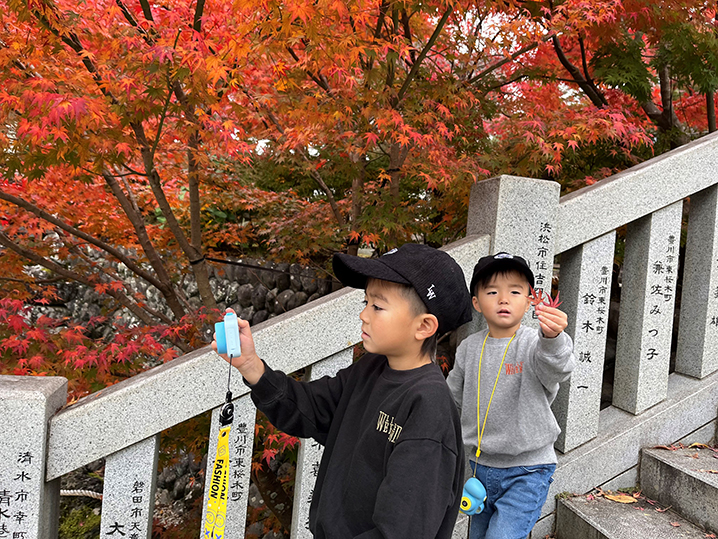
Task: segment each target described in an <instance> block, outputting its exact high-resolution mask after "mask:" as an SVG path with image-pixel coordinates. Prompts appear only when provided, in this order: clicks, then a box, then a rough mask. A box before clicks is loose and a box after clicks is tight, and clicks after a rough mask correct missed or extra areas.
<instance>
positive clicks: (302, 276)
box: [188, 259, 341, 324]
mask: <svg viewBox="0 0 718 539" xmlns="http://www.w3.org/2000/svg"><path fill="white" fill-rule="evenodd" d="M233 262H234V263H229V264H221V265H220V264H217V265H214V266H213V267H212V271H211V277H210V286H211V287H212V291H213V292H214V296H215V298H216V300H217V303H218V305H219V307H220V309H222V310H224V309H225V308H226V307H231V308H233V309H234V310H235V311H236V312H237V313H238V314H239V315H240V317H241V318H243V319H244V320H250V321H251V323H252V324H259V323H260V322H264V321H265V320H267V319H269V318H273V317H274V316H277V315H279V314H282V313H284V312H287V311H290V310H292V309H294V308H296V307H299V306H300V305H304V304H305V303H307V302H310V301H313V300H315V299H317V298H320V297H321V296H324V295H326V294H329V293H330V292H332V291H334V290H338V289H339V288H340V287H341V285H340V284H339V283H338V282H337V281H332V280H331V279H330V278H329V276H326V275H321V273H320V272H318V271H316V270H314V269H312V268H307V267H304V266H301V265H299V264H275V263H273V262H264V261H260V260H253V259H240V260H236V261H233ZM196 287H197V285H196V284H194V283H193V286H192V287H190V288H189V290H188V291H189V292H192V293H193V294H192V295H190V296H189V297H190V298H195V299H194V301H195V302H198V301H199V296H198V295H197V292H196ZM190 301H192V300H190Z"/></svg>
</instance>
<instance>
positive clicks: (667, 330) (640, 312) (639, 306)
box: [613, 200, 683, 414]
mask: <svg viewBox="0 0 718 539" xmlns="http://www.w3.org/2000/svg"><path fill="white" fill-rule="evenodd" d="M682 214H683V201H682V200H681V201H680V202H676V203H674V204H671V205H670V206H667V207H665V208H663V209H661V210H658V211H656V212H654V213H652V214H650V215H648V216H646V217H642V218H641V219H638V220H637V221H634V222H632V223H629V225H628V230H627V233H626V250H625V259H624V265H623V283H622V291H621V307H620V313H619V321H618V323H619V326H618V341H617V345H616V371H615V376H614V385H613V405H614V406H617V407H619V408H621V409H623V410H626V411H627V412H631V413H632V414H640V413H641V412H643V411H644V410H646V409H648V408H650V407H651V406H653V405H655V404H658V403H659V402H661V401H662V400H663V399H665V398H666V395H667V391H668V371H669V366H670V355H671V339H672V334H673V308H674V304H675V298H676V285H677V284H678V262H679V260H678V255H679V248H680V242H681V218H682Z"/></svg>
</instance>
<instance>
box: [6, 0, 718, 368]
mask: <svg viewBox="0 0 718 539" xmlns="http://www.w3.org/2000/svg"><path fill="white" fill-rule="evenodd" d="M717 43H718V42H717V40H716V12H715V4H709V3H708V2H704V1H697V0H667V1H666V2H663V3H660V4H656V3H655V2H653V1H652V0H623V1H621V0H598V1H596V0H569V1H565V2H548V1H546V2H531V1H525V2H522V1H514V0H506V1H501V2H493V1H487V2H460V1H456V2H446V1H443V0H434V1H429V2H425V1H422V2H417V1H410V0H407V1H396V2H394V1H389V0H371V1H369V0H354V1H345V0H326V1H325V0H320V1H316V0H312V1H309V0H242V1H235V2H227V1H224V0H223V1H219V0H209V1H206V0H192V1H189V0H164V1H163V2H157V3H154V2H149V0H114V1H110V0H99V1H96V0H91V1H87V2H79V3H78V2H70V1H68V0H55V1H50V0H0V125H1V126H2V127H0V170H1V172H2V177H1V178H0V263H1V264H2V267H3V269H4V271H3V279H2V281H0V290H2V295H3V296H4V298H5V299H4V300H2V301H4V303H3V304H2V305H0V321H1V322H2V324H3V326H2V327H3V328H4V330H2V331H5V332H6V334H11V335H13V338H12V339H9V340H6V341H5V344H3V345H2V346H3V347H4V350H5V354H6V355H7V354H9V355H10V356H11V357H13V358H14V362H13V368H15V367H16V366H17V365H18V364H19V365H21V366H23V368H28V365H30V366H31V367H32V365H31V363H32V362H31V361H30V359H32V358H35V359H34V361H35V364H36V367H32V368H33V369H37V368H38V367H39V366H40V365H42V364H43V363H42V358H43V357H47V356H49V355H50V356H51V355H53V354H54V355H57V354H60V355H61V356H62V355H63V354H65V355H64V356H63V357H64V359H65V361H66V364H69V365H73V364H74V363H73V361H75V359H72V358H70V359H68V357H67V356H66V354H67V353H68V352H66V349H67V348H76V347H77V346H83V347H85V348H88V347H90V346H91V345H90V343H88V342H87V341H86V340H84V339H85V337H83V332H82V331H81V330H79V329H77V328H74V329H73V331H75V333H67V335H68V339H69V340H65V341H62V342H57V343H55V344H52V345H51V344H50V341H51V340H52V339H50V337H49V335H53V338H57V336H58V335H62V331H59V330H58V326H57V323H56V322H51V321H43V322H44V323H45V324H46V327H45V326H42V327H43V328H44V329H43V331H40V329H42V328H38V326H35V327H33V328H31V327H30V326H29V325H28V324H27V322H26V321H24V320H25V319H24V318H23V316H22V313H23V305H25V304H28V303H33V302H40V303H42V302H46V301H48V300H49V299H50V298H51V297H52V295H53V293H54V289H53V282H55V281H56V280H58V279H60V280H71V281H76V282H79V283H82V284H83V285H85V286H87V287H91V288H94V289H95V290H96V291H98V292H100V293H102V294H104V295H105V296H106V297H107V312H108V313H111V312H113V310H115V309H123V310H126V311H129V312H131V313H132V314H133V315H134V317H135V318H136V320H138V326H137V328H139V327H146V328H153V327H154V328H157V327H161V328H163V329H162V330H161V331H159V332H155V333H152V335H151V336H150V334H149V333H143V334H139V333H135V334H134V335H133V336H131V337H128V339H129V342H133V343H135V345H134V346H135V348H134V349H132V352H131V353H130V354H129V356H127V357H125V356H126V355H127V352H126V351H123V352H120V350H126V347H122V346H117V347H116V348H115V349H112V348H111V347H104V348H102V351H97V355H96V357H95V364H105V363H107V362H112V361H115V362H123V361H126V360H127V359H128V358H130V357H134V356H133V354H134V355H135V356H137V355H141V354H143V353H144V354H157V353H158V350H160V349H164V348H163V344H162V343H164V344H165V345H166V344H168V343H173V344H175V345H177V346H185V348H187V347H190V348H191V347H192V346H193V345H194V344H196V342H195V341H192V338H190V337H191V334H192V332H191V328H192V327H194V326H195V325H196V324H197V320H196V319H194V318H192V316H193V314H194V310H193V309H192V308H191V307H190V305H189V304H188V303H187V300H186V298H184V297H183V295H182V293H181V291H180V289H179V287H178V282H179V281H180V278H181V277H182V276H183V275H191V276H192V277H193V278H194V279H195V281H196V282H197V285H198V287H199V290H200V293H201V297H202V301H203V304H204V306H205V307H206V308H207V309H210V310H211V309H213V308H215V307H216V303H215V300H214V297H213V295H212V290H211V288H210V286H209V279H208V269H207V268H208V261H207V260H206V259H205V257H206V256H208V255H215V256H216V255H217V254H218V253H230V254H250V253H262V254H264V255H267V256H272V257H275V258H277V259H281V260H286V261H293V260H300V261H304V262H307V261H313V262H314V263H322V261H325V260H327V259H328V257H329V255H330V254H331V253H332V252H334V251H338V250H344V251H347V252H356V250H357V248H358V247H359V246H361V245H370V246H374V247H378V248H379V249H386V248H387V247H391V246H394V245H397V244H399V243H402V242H404V241H407V240H409V239H412V238H416V237H422V238H424V239H425V240H426V241H428V242H431V243H433V244H437V245H440V244H442V243H445V242H447V241H450V240H451V239H453V238H455V237H457V236H459V235H461V234H462V230H463V226H464V224H465V210H466V206H467V199H468V192H469V189H470V186H471V185H472V184H473V182H475V181H479V180H481V179H484V178H487V177H489V176H492V175H496V174H502V173H510V174H520V175H527V176H532V177H537V178H546V179H555V180H558V181H561V182H562V183H563V184H564V185H565V186H567V187H569V188H570V187H571V186H580V185H585V184H586V183H591V182H593V181H596V180H597V179H600V178H602V177H605V176H606V175H608V174H611V173H613V172H615V171H617V170H620V169H623V168H626V167H628V166H631V165H632V164H634V163H637V162H639V161H640V160H642V159H645V158H647V157H650V156H651V155H652V152H654V151H658V152H660V151H663V150H664V149H667V148H670V147H675V146H677V145H680V144H682V143H684V142H686V141H687V140H690V139H691V138H694V137H697V136H700V135H701V134H702V133H704V132H705V131H707V130H714V129H715V112H714V91H715V87H716V86H717V85H718V78H717V77H716V70H715V66H716V55H717V54H718V44H717ZM107 262H114V263H120V264H122V267H123V268H126V269H127V271H128V272H129V273H130V274H131V275H132V278H131V279H130V278H127V277H125V276H124V275H125V274H122V275H121V274H120V273H118V272H117V271H116V269H115V268H116V266H113V265H110V264H108V263H107ZM29 267H33V268H36V269H37V268H42V271H41V272H38V271H37V270H35V271H32V272H28V268H29ZM132 279H141V280H143V281H145V282H147V283H149V284H151V285H152V286H153V287H154V288H155V289H156V290H157V291H158V293H159V294H160V295H161V296H162V297H163V298H164V302H165V303H166V305H167V306H168V309H167V311H166V312H160V311H157V310H153V309H152V308H151V307H150V306H149V305H148V304H147V302H146V301H145V299H146V298H144V297H142V295H141V294H138V292H137V290H135V289H134V288H133V286H132ZM60 326H61V327H64V330H63V331H67V332H69V331H70V329H72V328H68V327H65V326H62V324H61V325H60ZM178 327H179V328H182V329H178ZM53 328H54V329H53ZM137 328H135V331H136V332H137V331H139V329H137ZM33 331H35V332H36V333H32V332H33ZM188 332H189V333H188ZM188 335H189V336H188ZM194 338H195V339H196V338H198V337H196V336H195V337H194ZM43 339H45V340H43ZM188 339H189V341H190V344H183V343H185V341H187V340H188ZM68 343H71V344H72V345H71V346H70V345H69V344H68ZM193 343H194V344H193ZM103 346H104V345H103ZM108 349H109V350H110V351H109V352H108V351H107V350H108ZM112 350H114V351H112ZM85 352H86V350H83V354H77V357H78V358H79V357H84V358H86V357H87V353H85ZM102 354H105V355H102ZM121 354H124V355H121ZM18 362H19V363H18ZM90 363H92V362H90Z"/></svg>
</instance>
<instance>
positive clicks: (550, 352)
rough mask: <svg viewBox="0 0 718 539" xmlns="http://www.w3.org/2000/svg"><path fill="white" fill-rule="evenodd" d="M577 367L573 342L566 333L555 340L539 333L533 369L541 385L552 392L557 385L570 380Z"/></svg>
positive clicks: (562, 333)
mask: <svg viewBox="0 0 718 539" xmlns="http://www.w3.org/2000/svg"><path fill="white" fill-rule="evenodd" d="M575 367H576V357H575V356H574V353H573V341H572V340H571V337H569V335H568V333H566V332H565V331H563V332H561V333H559V334H558V335H556V337H554V338H553V339H549V338H547V337H544V336H543V335H542V334H541V331H539V332H538V341H537V342H536V348H535V350H534V353H533V368H534V372H535V373H536V376H537V377H538V379H539V380H540V381H541V384H542V385H543V386H544V387H545V388H546V389H547V390H549V391H550V390H552V389H554V388H555V387H556V385H557V384H559V383H560V382H563V381H564V380H568V379H569V378H570V376H571V372H572V371H573V369H574V368H575Z"/></svg>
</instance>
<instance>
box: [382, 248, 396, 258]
mask: <svg viewBox="0 0 718 539" xmlns="http://www.w3.org/2000/svg"><path fill="white" fill-rule="evenodd" d="M398 250H399V249H397V248H396V247H394V248H393V249H392V250H391V251H387V252H386V253H384V256H386V255H393V254H394V253H396V252H397V251H398Z"/></svg>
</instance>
